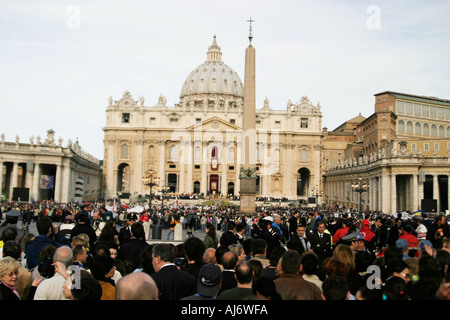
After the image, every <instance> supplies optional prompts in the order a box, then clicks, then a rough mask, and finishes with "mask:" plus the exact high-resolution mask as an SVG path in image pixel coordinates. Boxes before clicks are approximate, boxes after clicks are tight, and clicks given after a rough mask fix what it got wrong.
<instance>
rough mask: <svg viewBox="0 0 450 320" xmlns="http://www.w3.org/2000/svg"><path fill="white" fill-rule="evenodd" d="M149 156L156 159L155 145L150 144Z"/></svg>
mask: <svg viewBox="0 0 450 320" xmlns="http://www.w3.org/2000/svg"><path fill="white" fill-rule="evenodd" d="M148 157H149V158H150V159H154V158H155V147H154V146H150V147H149V148H148Z"/></svg>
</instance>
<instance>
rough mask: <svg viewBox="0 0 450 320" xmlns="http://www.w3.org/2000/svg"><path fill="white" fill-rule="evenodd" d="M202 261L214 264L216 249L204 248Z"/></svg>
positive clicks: (215, 261)
mask: <svg viewBox="0 0 450 320" xmlns="http://www.w3.org/2000/svg"><path fill="white" fill-rule="evenodd" d="M203 261H204V262H205V263H210V264H216V263H217V259H216V249H214V248H208V249H206V250H205V253H204V254H203Z"/></svg>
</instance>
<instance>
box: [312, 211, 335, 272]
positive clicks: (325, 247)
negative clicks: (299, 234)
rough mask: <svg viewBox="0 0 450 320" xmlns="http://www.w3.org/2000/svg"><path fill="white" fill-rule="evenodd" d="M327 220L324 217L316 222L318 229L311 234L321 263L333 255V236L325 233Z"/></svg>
mask: <svg viewBox="0 0 450 320" xmlns="http://www.w3.org/2000/svg"><path fill="white" fill-rule="evenodd" d="M324 231H325V222H323V220H322V219H319V220H317V222H316V231H314V232H313V233H311V234H310V235H309V242H310V243H311V248H312V249H313V251H314V253H315V254H316V255H317V257H318V258H319V264H320V263H322V262H323V260H325V259H326V258H328V257H331V255H332V253H333V251H332V248H331V243H332V242H331V236H330V234H328V233H325V232H324Z"/></svg>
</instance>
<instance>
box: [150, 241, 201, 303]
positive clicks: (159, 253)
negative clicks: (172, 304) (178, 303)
mask: <svg viewBox="0 0 450 320" xmlns="http://www.w3.org/2000/svg"><path fill="white" fill-rule="evenodd" d="M152 260H153V262H152V263H153V267H154V269H155V271H156V272H155V273H154V274H152V275H151V277H152V278H153V280H154V281H155V283H156V285H157V287H158V290H159V299H160V300H180V299H181V298H184V297H187V296H190V295H193V294H195V293H196V292H197V280H196V279H195V277H194V276H193V275H191V274H189V273H187V272H185V271H183V270H179V269H178V267H177V266H176V265H175V264H174V261H175V252H174V250H173V248H172V246H171V245H170V244H165V243H158V244H156V245H155V246H154V247H153V249H152Z"/></svg>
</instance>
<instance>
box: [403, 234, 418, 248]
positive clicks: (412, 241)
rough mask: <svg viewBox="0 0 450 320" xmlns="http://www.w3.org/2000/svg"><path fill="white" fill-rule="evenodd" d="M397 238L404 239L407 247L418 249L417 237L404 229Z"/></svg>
mask: <svg viewBox="0 0 450 320" xmlns="http://www.w3.org/2000/svg"><path fill="white" fill-rule="evenodd" d="M398 238H399V239H405V240H406V242H407V243H408V248H409V249H410V250H411V249H416V250H418V249H419V240H417V237H415V236H413V235H412V234H410V233H408V232H406V231H404V232H403V234H402V235H401V236H399V237H398Z"/></svg>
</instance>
